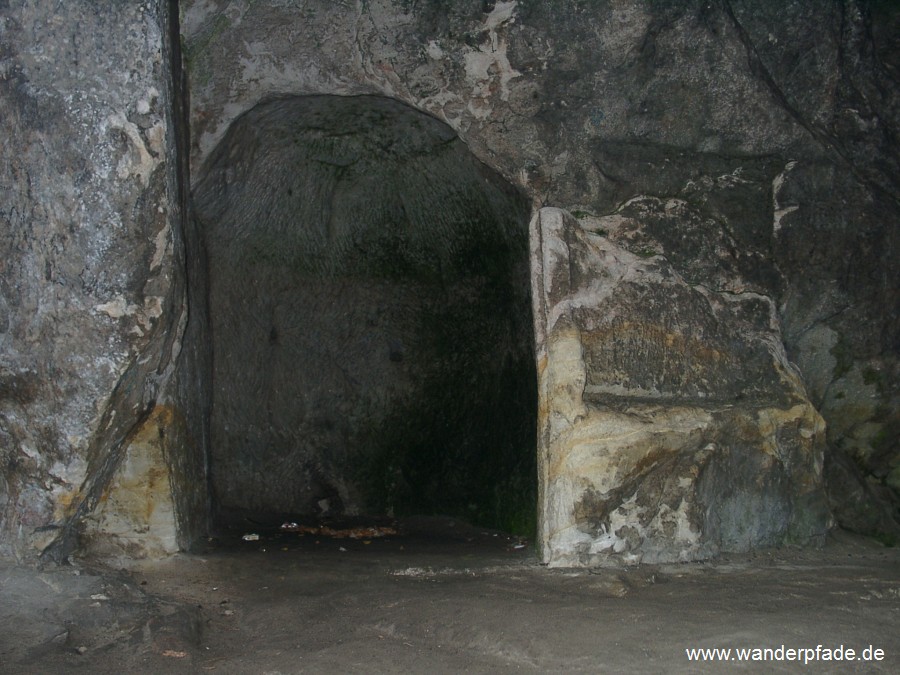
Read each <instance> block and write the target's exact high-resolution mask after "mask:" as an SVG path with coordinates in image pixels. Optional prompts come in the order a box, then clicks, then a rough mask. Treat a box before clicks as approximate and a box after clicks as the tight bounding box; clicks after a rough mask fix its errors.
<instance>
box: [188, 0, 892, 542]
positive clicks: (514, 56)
mask: <svg viewBox="0 0 900 675" xmlns="http://www.w3.org/2000/svg"><path fill="white" fill-rule="evenodd" d="M225 5H226V3H223V2H212V3H210V2H202V3H201V2H186V3H184V4H183V31H184V35H185V44H186V55H187V65H188V73H189V77H190V80H191V83H192V92H193V96H192V100H191V119H192V123H193V127H194V131H195V143H194V145H193V146H192V154H191V162H192V165H193V166H195V167H197V166H200V165H202V163H203V161H205V159H206V157H208V156H209V154H210V153H211V152H212V150H213V148H214V147H216V144H217V143H218V142H219V139H221V138H222V137H223V135H224V134H225V133H226V131H227V129H228V128H229V125H230V124H231V123H232V121H233V120H234V119H235V118H236V117H237V116H238V115H240V114H241V113H242V112H244V111H246V110H248V109H250V108H251V107H252V106H254V105H255V104H256V103H257V102H258V101H259V100H261V99H263V98H265V97H266V96H268V95H271V94H275V93H285V92H290V93H332V94H339V95H345V96H346V95H358V94H381V95H385V96H389V97H393V98H396V99H398V100H401V101H404V102H406V103H408V104H410V105H412V106H415V107H417V108H419V109H421V110H424V111H427V112H429V113H431V114H432V115H434V116H436V117H438V118H439V119H442V120H444V121H446V122H447V123H448V124H449V125H450V126H451V127H452V128H453V129H454V130H455V131H457V132H458V133H459V134H460V137H461V138H462V139H463V140H464V141H465V143H466V144H467V145H468V146H469V147H470V148H471V150H472V151H473V153H474V154H475V155H476V156H477V157H479V158H480V159H482V160H483V161H485V162H486V163H487V164H490V165H491V166H493V167H495V168H497V169H498V170H499V171H500V172H501V173H502V174H503V175H504V176H505V177H507V179H509V180H510V181H511V182H513V183H514V184H516V185H518V186H520V187H522V188H523V189H524V190H525V192H526V193H527V194H528V195H529V196H530V197H531V198H532V201H533V203H535V204H536V205H540V206H553V207H560V208H565V209H567V210H568V211H569V212H571V213H572V214H574V215H575V216H576V218H578V219H579V220H585V219H586V218H595V219H597V220H596V221H593V223H592V224H589V226H591V227H594V228H595V232H597V233H598V234H600V233H601V232H600V231H601V230H607V231H608V232H609V234H610V238H611V239H612V240H613V241H614V242H615V243H616V244H617V245H618V246H619V247H621V248H622V249H624V250H625V251H627V252H629V253H631V254H634V255H636V256H638V257H639V258H645V259H652V258H653V257H654V256H661V257H662V258H663V259H664V260H665V261H666V264H667V270H668V272H667V273H668V274H671V275H673V277H680V279H682V280H683V281H684V282H685V283H686V284H687V286H685V287H684V289H683V290H682V291H679V292H677V293H675V294H674V295H671V296H670V295H667V294H668V291H669V290H670V289H671V288H672V285H671V283H670V281H666V282H664V283H662V284H660V285H658V286H657V287H656V288H649V287H646V288H645V289H644V290H642V291H641V292H642V293H644V294H645V296H646V297H647V299H648V300H651V299H653V298H655V301H656V302H658V303H660V307H661V309H660V311H662V312H664V313H666V314H668V317H661V322H662V323H671V322H672V321H673V320H674V318H673V317H674V316H675V315H677V314H678V313H679V312H681V311H682V309H683V310H684V312H685V313H686V314H687V315H690V316H691V317H692V319H691V320H692V321H693V320H694V319H696V320H697V321H698V323H697V326H696V336H695V337H693V338H692V337H690V336H688V340H687V341H686V342H685V343H684V345H682V351H683V353H685V354H687V355H689V357H690V363H691V365H692V368H691V369H690V370H685V371H678V372H675V371H676V370H677V368H678V366H677V365H674V364H673V363H672V362H665V361H664V360H661V359H664V352H663V351H661V350H654V351H651V352H649V353H647V354H646V356H647V358H646V359H645V360H643V361H641V359H642V356H641V355H642V352H641V351H640V349H639V348H636V346H635V345H636V344H637V343H636V342H634V341H633V340H632V342H629V341H628V340H629V339H630V338H628V339H627V336H626V333H625V332H622V331H624V330H625V329H624V328H623V327H622V326H623V324H624V323H625V322H627V317H625V316H619V317H618V318H607V319H606V322H607V324H608V326H607V327H606V328H604V330H606V331H607V332H606V333H599V332H598V333H596V334H595V335H594V336H593V337H592V339H591V340H590V341H589V342H590V344H586V349H587V352H588V353H587V354H586V362H587V363H589V364H593V368H592V371H591V373H590V376H589V378H593V380H592V381H586V382H585V385H584V386H585V387H586V392H587V394H588V395H594V394H591V391H593V392H595V393H596V394H600V393H602V392H607V393H608V392H610V391H612V389H613V388H615V387H622V388H626V389H629V390H630V391H632V392H636V391H637V389H638V388H640V389H641V390H643V391H647V392H654V391H655V392H661V393H664V392H665V391H666V388H667V387H668V388H669V390H670V391H673V390H679V391H682V390H683V391H684V392H687V391H688V390H689V391H691V392H692V394H691V396H694V397H695V398H696V397H698V396H700V395H701V394H704V395H705V394H710V395H712V396H713V397H719V399H720V400H721V399H722V397H725V398H729V397H736V396H737V395H739V394H741V393H742V394H743V395H744V396H745V397H746V398H747V399H748V400H749V399H757V400H760V401H762V399H764V398H766V397H769V396H770V395H772V394H773V391H774V389H778V385H777V384H775V385H773V383H774V382H776V380H773V379H772V378H771V376H770V375H771V372H772V371H771V369H770V368H768V367H767V366H766V364H765V362H766V360H767V359H768V356H767V347H765V346H763V344H762V343H761V342H759V341H756V340H754V339H748V338H749V335H742V334H740V332H741V331H743V330H745V328H746V330H748V331H750V332H751V333H753V332H756V333H757V334H758V333H759V331H760V330H763V331H765V330H769V329H765V328H763V329H761V328H760V326H761V325H762V324H766V323H770V324H771V323H773V322H774V323H778V324H780V326H779V327H776V328H773V329H772V330H771V335H772V336H773V337H774V336H777V337H774V339H776V341H779V342H781V344H782V345H783V346H784V348H785V349H786V358H787V360H788V361H789V362H791V363H794V364H796V365H798V366H799V369H800V372H801V375H802V379H803V384H804V386H805V387H806V389H807V391H808V397H809V400H810V402H811V403H812V404H813V406H814V407H815V408H816V410H817V411H818V413H820V414H821V415H822V416H823V418H824V420H825V422H826V432H825V433H826V444H827V456H828V457H830V458H834V460H835V461H834V462H830V461H827V462H826V463H825V466H826V471H828V472H829V475H830V476H831V480H833V481H834V482H835V487H836V488H837V489H835V490H830V491H829V494H830V495H831V508H832V509H833V511H834V513H835V514H836V516H837V518H838V520H841V521H843V522H845V523H846V524H848V525H850V524H851V522H852V526H853V527H854V528H857V529H861V530H863V531H870V532H876V531H878V532H881V533H882V534H884V535H885V536H888V537H894V536H896V534H897V532H900V530H898V528H897V525H896V522H897V517H898V514H897V508H898V503H900V502H898V497H897V476H898V475H900V474H898V461H900V459H898V446H897V439H898V438H900V428H898V426H897V425H898V419H900V418H898V410H900V408H898V398H897V396H898V394H897V388H896V387H897V382H898V381H900V378H898V372H897V368H898V359H897V353H898V334H900V333H898V323H897V317H898V316H900V312H898V290H897V283H896V279H897V278H900V269H898V260H900V255H898V232H900V207H898V203H900V202H898V200H900V185H898V179H897V176H898V175H900V171H898V167H897V157H898V156H900V154H898V152H897V140H896V139H897V137H898V130H900V116H898V111H900V99H898V94H897V92H898V91H900V87H898V70H897V63H896V58H895V56H893V55H894V54H895V52H896V39H895V37H894V36H895V35H896V26H897V21H898V19H897V16H898V13H897V12H896V10H895V9H894V8H892V7H891V6H890V3H865V2H850V3H844V2H837V1H835V2H825V3H814V2H804V1H801V0H797V1H792V2H787V3H758V2H747V1H744V0H729V1H728V2H722V3H708V2H699V1H696V2H693V1H692V2H683V3H650V4H647V3H638V2H633V3H632V2H622V3H557V2H532V1H530V0H518V1H515V0H514V1H510V2H488V3H483V2H476V1H474V0H473V1H467V0H460V1H458V2H450V3H447V2H437V1H436V0H435V1H428V2H414V3H413V2H405V1H402V0H375V1H373V2H367V3H363V4H360V5H356V6H350V5H341V4H337V3H332V4H316V3H313V4H308V5H304V6H303V8H299V7H296V6H292V5H290V4H289V3H286V4H279V5H278V6H277V7H270V6H267V7H265V8H263V7H262V6H261V5H259V4H255V5H247V6H242V7H241V9H240V10H238V9H237V8H236V7H230V8H227V7H226V6H225ZM601 221H602V222H601ZM598 222H599V223H600V224H598ZM585 274H587V275H588V277H590V276H592V275H594V276H597V277H601V276H602V274H603V270H602V266H600V265H598V266H595V267H594V268H592V269H590V270H585ZM598 283H601V285H602V283H603V282H602V280H599V279H598ZM679 283H680V282H679ZM622 290H623V292H627V293H632V294H633V293H635V290H634V289H629V288H625V289H622ZM703 293H706V295H707V296H708V297H718V298H720V299H721V302H723V303H726V304H727V305H728V306H729V310H728V313H730V314H734V315H738V314H743V315H745V316H744V317H743V318H741V319H740V325H741V326H743V327H745V328H734V327H730V328H729V327H725V326H714V325H713V324H712V323H710V322H711V320H712V319H711V317H712V314H709V313H707V314H706V315H705V318H704V317H702V316H700V314H698V313H697V312H696V311H695V310H696V308H697V304H696V303H697V302H698V298H699V297H700V295H702V294H703ZM754 294H755V295H754ZM755 296H758V297H755ZM754 298H755V299H754ZM732 300H734V302H732ZM702 302H706V300H703V301H702ZM734 330H737V331H738V334H735V333H732V332H731V331H734ZM610 331H612V332H610ZM615 331H619V333H618V334H617V333H615ZM689 332H691V334H693V326H692V328H691V331H689ZM713 333H717V334H716V336H715V337H714V338H712V342H708V344H709V346H710V349H711V350H712V351H707V352H705V353H701V352H700V351H697V349H696V347H697V346H698V344H699V343H698V342H691V341H690V340H691V339H698V340H700V341H701V342H704V343H707V340H708V337H709V336H711V335H712V334H713ZM614 334H616V335H618V337H617V338H616V340H612V341H610V340H607V339H606V338H605V337H604V336H606V335H609V336H612V335H614ZM660 335H662V333H660ZM714 343H715V344H719V345H720V346H721V345H722V344H726V343H727V344H728V345H729V348H728V349H727V350H725V351H727V352H729V351H730V350H731V348H732V347H734V348H735V349H734V351H730V354H731V356H729V357H727V358H725V359H724V360H722V359H718V360H717V359H716V358H714V357H713V352H714V351H715V350H716V349H717V348H716V347H715V346H714ZM614 345H616V349H618V353H617V354H616V355H613V353H612V352H611V351H610V350H611V349H612V348H613V346H614ZM719 352H720V353H725V352H722V350H719ZM619 356H620V357H621V359H622V360H623V361H624V363H625V365H624V372H627V375H628V378H629V380H628V381H624V382H620V381H619V380H618V379H617V377H618V373H619V371H620V370H622V369H618V370H617V368H616V366H615V365H614V364H613V361H614V360H615V358H618V357H619ZM693 366H697V368H696V369H695V368H693ZM673 368H674V369H675V370H673ZM750 372H753V373H759V374H760V376H761V377H760V378H757V377H756V375H755V374H754V375H751V376H750V377H749V379H748V378H745V377H744V375H747V374H748V373H750ZM767 373H768V374H767ZM578 381H580V380H575V381H574V382H573V383H572V384H573V386H577V385H576V384H575V382H578ZM707 381H708V383H707ZM745 384H746V385H748V388H747V390H746V391H738V390H739V389H743V387H744V385H745ZM773 386H774V389H773ZM673 388H674V389H673ZM681 388H683V389H681ZM771 403H772V404H775V405H776V406H782V405H783V404H784V398H783V394H782V393H775V394H774V398H772V400H771ZM763 405H768V403H764V404H763ZM837 466H841V467H843V469H842V470H836V471H831V469H830V468H829V467H837ZM849 494H857V495H859V494H865V495H870V496H871V499H872V500H874V501H873V502H872V503H873V504H876V503H877V506H873V509H872V510H871V513H872V514H873V515H872V517H871V518H869V519H868V521H867V519H866V518H865V517H860V514H859V512H858V509H856V507H855V506H854V502H855V498H851V497H848V495H849ZM845 515H846V517H845ZM865 522H868V523H869V524H868V525H865V524H864V523H865Z"/></svg>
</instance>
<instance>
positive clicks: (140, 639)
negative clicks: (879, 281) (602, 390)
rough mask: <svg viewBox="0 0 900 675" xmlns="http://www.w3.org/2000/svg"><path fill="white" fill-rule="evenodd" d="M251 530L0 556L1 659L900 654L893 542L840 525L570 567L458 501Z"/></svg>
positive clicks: (595, 665) (899, 569) (502, 666)
mask: <svg viewBox="0 0 900 675" xmlns="http://www.w3.org/2000/svg"><path fill="white" fill-rule="evenodd" d="M248 525H250V524H249V523H248ZM246 529H247V531H246V532H240V531H239V530H234V531H231V532H228V533H226V534H225V535H223V536H222V537H221V538H219V539H217V540H214V541H211V542H210V546H209V550H208V551H206V552H204V553H203V554H202V555H178V556H175V557H173V558H171V559H168V560H165V561H161V562H147V561H143V562H130V563H128V564H127V565H125V566H123V565H122V563H121V562H120V563H118V564H116V565H114V566H108V565H107V566H101V565H99V564H96V563H89V562H87V561H83V560H79V561H76V562H75V563H74V564H73V565H71V566H63V567H55V568H52V569H51V568H46V569H43V570H36V569H31V568H26V567H22V566H15V565H12V564H9V563H7V564H4V565H0V672H10V673H13V672H14V673H48V672H85V673H87V672H90V673H122V672H132V673H160V672H172V673H205V672H220V673H270V674H275V673H284V674H287V673H354V672H358V673H408V672H439V673H445V672H446V673H450V672H453V673H457V672H472V673H489V672H491V673H492V672H505V671H521V672H632V673H659V672H714V671H721V669H722V667H723V666H722V664H721V663H705V664H704V663H698V662H695V661H690V660H689V659H688V656H687V654H686V651H685V650H686V649H688V648H717V647H718V648H731V649H732V650H736V649H738V648H750V649H752V648H757V647H758V648H766V647H769V648H773V649H775V648H778V647H781V646H782V645H784V646H785V648H811V649H812V650H815V649H816V647H817V645H822V648H821V649H820V650H819V658H820V659H821V658H822V656H824V655H826V651H825V650H826V649H836V648H838V647H839V646H841V645H843V647H844V648H852V649H854V650H856V651H857V653H858V654H859V655H862V653H863V650H865V649H867V648H870V649H869V651H868V652H866V654H867V655H869V656H872V657H873V660H853V661H851V662H847V661H846V660H845V661H836V660H831V661H821V660H820V661H818V662H816V663H813V664H810V665H806V666H804V664H803V663H802V661H801V662H800V663H798V662H796V661H795V662H787V661H770V662H766V663H760V662H752V661H751V662H738V661H733V662H732V663H731V664H730V665H729V669H733V670H735V671H740V672H817V673H818V672H840V673H846V672H862V673H896V672H900V630H898V628H900V549H896V548H894V549H888V548H884V547H882V546H881V545H880V544H878V543H876V542H873V541H870V540H866V539H861V538H858V537H854V536H851V535H848V534H845V533H840V532H837V533H835V534H833V535H832V536H831V537H830V540H829V542H828V544H827V545H826V547H825V548H824V549H822V550H802V551H798V550H781V551H767V552H760V553H756V554H753V555H746V556H728V557H725V558H722V559H720V560H718V561H716V562H714V563H692V564H681V565H660V566H643V567H636V568H621V569H592V570H584V569H582V570H573V569H547V568H545V567H543V566H541V565H540V564H539V563H538V562H537V558H536V556H535V554H534V551H533V550H531V548H530V547H528V546H525V547H521V542H520V541H519V540H517V539H515V538H513V537H508V536H506V535H503V534H501V533H495V532H489V531H482V530H479V529H477V528H471V527H468V526H466V525H464V524H462V523H459V522H456V521H450V520H447V519H437V520H430V521H407V522H406V523H402V524H401V530H400V533H399V534H397V535H389V536H382V537H371V538H361V539H349V538H334V537H333V536H322V535H318V534H315V533H307V534H303V535H301V534H300V533H297V532H283V531H280V530H278V529H276V528H272V527H269V528H265V527H257V528H250V527H248V528H246ZM254 529H255V530H256V531H253V530H254ZM243 534H259V535H260V538H259V539H258V540H253V541H245V540H244V539H243V538H242V535H243ZM876 649H881V650H883V657H882V659H881V660H874V656H876V652H875V650H876ZM811 655H812V653H811ZM832 656H834V654H833V653H832ZM732 657H733V659H736V658H737V654H736V652H734V651H733V652H732Z"/></svg>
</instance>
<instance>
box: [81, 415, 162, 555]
mask: <svg viewBox="0 0 900 675" xmlns="http://www.w3.org/2000/svg"><path fill="white" fill-rule="evenodd" d="M173 414H174V413H173V411H172V409H171V408H166V407H164V406H157V407H156V408H155V409H154V410H153V412H152V413H151V414H150V416H149V417H148V418H147V419H146V420H145V421H144V422H143V424H142V425H141V426H140V427H139V428H138V429H136V430H135V431H134V432H133V434H132V435H131V437H130V442H129V444H128V447H127V449H126V450H125V456H124V458H123V459H122V460H121V462H120V464H119V467H118V469H117V471H116V473H115V475H114V477H113V479H112V481H111V482H110V485H109V487H108V488H107V489H106V490H105V491H104V493H103V496H102V497H101V498H100V504H99V505H98V507H97V509H96V512H95V514H92V515H91V516H90V517H88V518H86V519H85V521H86V522H85V526H86V527H85V529H86V530H87V533H86V534H87V536H88V538H89V542H88V543H87V548H88V550H90V551H91V552H92V553H94V554H96V555H100V556H103V557H114V556H126V557H128V558H146V557H161V556H165V555H170V554H172V553H175V552H176V551H178V533H177V532H176V529H175V523H176V518H175V505H174V502H173V500H172V484H171V481H170V480H169V467H168V465H167V463H166V461H165V457H164V455H163V443H162V440H163V438H164V437H165V433H166V430H167V429H170V428H172V427H173V426H174V424H173V420H172V419H171V417H172V415H173Z"/></svg>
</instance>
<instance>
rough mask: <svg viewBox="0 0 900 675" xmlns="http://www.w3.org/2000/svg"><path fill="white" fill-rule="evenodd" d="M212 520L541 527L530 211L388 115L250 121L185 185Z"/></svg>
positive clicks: (266, 106)
mask: <svg viewBox="0 0 900 675" xmlns="http://www.w3.org/2000/svg"><path fill="white" fill-rule="evenodd" d="M194 198H195V207H196V214H197V219H198V221H199V224H200V230H201V232H202V235H203V242H204V249H205V251H206V254H207V261H208V263H207V264H208V270H209V273H208V286H209V317H210V322H209V331H208V335H207V336H204V339H203V341H204V342H208V343H209V345H210V347H211V352H212V372H211V375H210V378H211V422H210V427H211V435H210V471H211V476H212V486H213V491H214V497H215V503H216V508H217V512H218V513H220V514H222V515H224V516H226V517H227V516H228V513H229V512H231V513H234V512H235V511H243V512H247V511H252V512H254V513H255V517H257V518H259V517H260V514H261V513H262V514H265V513H269V514H289V515H291V516H293V517H298V516H319V515H326V516H329V517H332V516H341V515H345V516H346V515H397V516H400V515H413V514H421V513H427V514H447V515H456V516H462V517H465V518H468V519H470V520H473V521H475V522H477V523H479V524H482V525H487V526H494V527H505V528H507V529H508V528H520V529H524V530H525V531H526V532H527V531H530V530H531V529H533V525H534V511H535V503H536V488H535V486H536V471H535V445H534V444H535V436H534V429H535V426H536V407H537V394H536V390H535V387H536V380H535V373H534V348H533V340H532V328H531V304H530V300H529V284H528V278H529V259H528V204H527V202H525V200H524V198H523V197H522V195H521V194H519V193H517V192H516V191H515V190H513V189H512V187H511V186H509V185H508V184H506V183H505V182H504V181H503V180H502V179H501V178H500V177H499V176H497V175H496V174H495V173H494V172H492V171H490V170H489V169H488V168H487V167H485V166H484V165H483V164H481V163H480V162H479V161H478V160H476V159H475V158H474V157H473V156H472V155H471V153H470V152H469V151H468V149H467V148H466V146H465V145H464V144H463V143H462V142H461V141H460V140H459V138H458V137H457V136H456V134H455V133H454V132H453V130H452V129H450V128H449V127H447V126H446V125H445V124H443V123H441V122H439V121H438V120H436V119H434V118H432V117H430V116H428V115H425V114H423V113H420V112H418V111H416V110H414V109H412V108H410V107H408V106H406V105H403V104H401V103H398V102H397V101H395V100H392V99H388V98H384V97H373V96H360V97H340V96H294V97H281V98H276V99H274V100H271V101H267V102H263V103H260V104H259V105H258V106H256V107H254V108H253V109H252V110H250V111H249V112H248V113H246V114H245V115H243V116H242V117H241V118H239V119H238V120H237V121H236V122H235V123H234V124H233V125H232V126H231V129H229V132H228V134H227V135H226V136H225V138H224V139H223V140H222V142H221V143H220V145H219V147H218V148H217V149H216V152H215V153H213V155H212V156H211V157H210V159H209V161H208V164H207V167H206V168H205V170H204V171H203V174H202V177H201V178H200V180H199V182H198V184H197V187H196V188H195V190H194Z"/></svg>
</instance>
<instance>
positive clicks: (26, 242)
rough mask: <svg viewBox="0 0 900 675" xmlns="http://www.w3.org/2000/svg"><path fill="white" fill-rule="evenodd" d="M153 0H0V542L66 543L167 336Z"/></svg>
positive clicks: (120, 448)
mask: <svg viewBox="0 0 900 675" xmlns="http://www.w3.org/2000/svg"><path fill="white" fill-rule="evenodd" d="M164 5H165V3H159V2H147V3H143V4H139V3H120V2H70V3H63V4H58V3H57V4H56V5H53V4H52V3H43V2H13V3H9V2H5V3H2V5H0V156H2V158H3V159H2V161H0V346H2V352H0V466H2V467H3V469H2V477H0V553H5V554H11V553H15V554H17V555H24V556H26V557H27V556H29V555H32V554H34V553H36V552H37V551H41V550H44V549H45V548H46V547H47V546H48V545H49V544H51V542H54V545H53V546H51V548H50V549H49V550H48V552H49V553H52V554H53V555H55V556H57V557H64V556H65V555H66V554H67V552H68V551H70V550H71V548H72V547H73V546H74V543H75V539H74V535H75V529H76V526H77V525H78V524H79V522H80V518H81V517H82V516H84V515H86V514H88V513H90V512H91V511H92V510H93V509H94V507H95V505H96V504H97V503H98V501H99V500H100V499H101V497H102V495H103V490H104V489H105V488H106V487H107V485H108V484H109V482H110V480H111V478H112V476H113V474H114V473H115V471H116V469H117V467H118V465H119V463H120V460H121V458H122V456H123V453H124V451H125V448H126V447H127V445H128V442H129V438H130V435H131V434H132V431H133V430H134V429H136V428H137V426H138V425H139V424H140V423H141V421H142V420H144V419H146V418H147V416H148V415H149V414H150V413H151V412H152V410H153V408H154V404H155V401H156V399H157V397H158V396H159V395H160V393H159V389H160V384H161V383H163V382H164V381H165V377H166V372H167V367H168V366H169V365H170V364H171V360H172V357H173V356H174V353H175V352H176V348H177V337H178V333H177V331H176V330H173V327H174V326H175V325H177V316H178V314H179V309H178V304H179V303H180V297H179V293H178V285H177V283H176V281H175V262H176V261H175V257H174V255H173V245H174V242H173V239H174V238H175V235H174V234H173V228H172V222H173V221H172V218H173V216H174V214H173V204H172V201H171V198H170V197H171V194H172V193H173V190H174V189H173V186H172V183H173V180H172V176H171V175H170V173H169V169H170V168H171V163H170V162H169V161H168V160H169V159H170V156H171V152H170V149H171V145H172V138H171V136H170V133H171V128H170V127H171V125H170V120H171V112H170V106H171V101H170V97H169V93H168V88H167V82H168V63H167V58H166V54H165V52H164V44H165V26H166V13H165V11H164Z"/></svg>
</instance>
